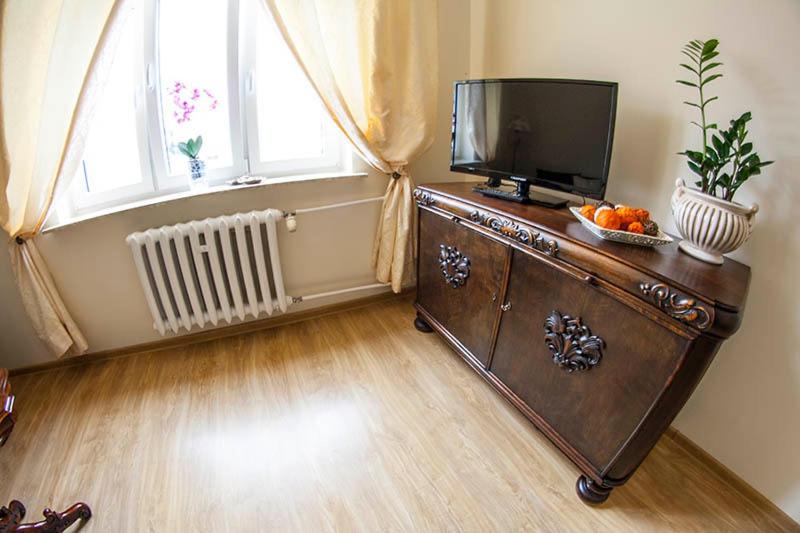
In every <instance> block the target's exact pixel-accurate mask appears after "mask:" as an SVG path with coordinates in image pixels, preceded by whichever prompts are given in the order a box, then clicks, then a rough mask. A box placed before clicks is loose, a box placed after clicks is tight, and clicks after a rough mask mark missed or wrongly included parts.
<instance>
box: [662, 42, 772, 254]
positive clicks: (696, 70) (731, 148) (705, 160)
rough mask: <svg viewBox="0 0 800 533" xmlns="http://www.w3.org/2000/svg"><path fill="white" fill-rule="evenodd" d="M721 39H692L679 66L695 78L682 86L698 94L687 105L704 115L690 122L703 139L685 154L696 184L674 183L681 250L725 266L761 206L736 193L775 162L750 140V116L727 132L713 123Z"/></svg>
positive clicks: (746, 237)
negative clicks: (712, 92)
mask: <svg viewBox="0 0 800 533" xmlns="http://www.w3.org/2000/svg"><path fill="white" fill-rule="evenodd" d="M718 46H719V41H718V40H717V39H709V40H707V41H701V40H693V41H690V42H689V43H688V44H687V45H686V46H684V48H683V50H682V53H683V54H684V55H685V56H687V57H688V58H689V62H688V63H681V65H680V66H681V67H683V68H685V69H686V70H688V71H689V72H691V73H692V75H693V76H692V78H691V81H687V80H677V82H678V83H680V84H683V85H687V86H689V87H693V88H695V89H697V91H698V93H699V99H698V101H697V102H684V103H685V104H686V105H689V106H691V107H692V108H695V109H697V110H698V112H699V113H700V122H699V123H698V122H694V121H693V122H692V124H694V125H695V126H697V127H698V128H699V129H700V131H701V134H702V141H703V148H702V151H693V150H684V151H683V152H681V153H680V155H683V156H685V157H686V159H687V161H686V162H687V165H688V166H689V169H690V170H691V171H692V172H693V173H694V174H696V175H697V176H698V178H699V179H698V180H697V181H696V182H695V185H696V186H697V187H698V189H694V188H691V187H687V186H686V184H685V183H684V181H683V180H682V179H678V180H677V181H676V183H675V185H676V189H675V192H674V193H673V195H672V215H673V217H674V219H675V224H676V225H677V227H678V232H679V233H680V235H681V237H683V240H682V241H681V242H680V243H679V245H678V246H679V247H680V249H681V250H683V251H684V252H686V253H687V254H689V255H691V256H692V257H696V258H697V259H700V260H702V261H706V262H708V263H712V264H717V265H719V264H722V261H723V257H722V256H723V254H726V253H729V252H732V251H733V250H736V249H737V248H739V247H740V246H741V245H742V244H744V242H745V241H746V240H747V239H748V237H750V233H751V231H752V226H753V219H754V217H755V214H756V212H757V211H758V205H756V204H753V205H752V206H750V207H745V206H743V205H741V204H739V203H736V202H734V201H733V197H734V195H735V194H736V191H738V190H739V188H740V187H741V186H742V185H743V184H744V183H745V182H746V181H747V180H748V179H750V178H751V177H753V176H757V175H758V174H761V169H762V168H763V167H765V166H767V165H769V164H771V163H772V161H761V158H760V157H759V156H758V154H757V153H756V152H755V150H754V149H753V143H752V142H749V141H748V140H747V134H748V131H747V123H748V122H749V121H750V120H751V118H752V116H751V114H750V112H749V111H748V112H746V113H744V114H742V115H741V116H740V117H739V118H736V119H733V120H731V121H730V124H729V126H728V128H727V129H720V128H718V127H717V124H714V123H709V122H708V120H707V116H706V111H707V107H708V105H709V104H710V103H711V102H713V101H714V100H717V98H718V97H717V96H712V97H709V96H708V94H707V91H708V84H710V83H711V82H712V81H714V80H716V79H718V78H721V77H722V74H720V73H719V72H717V71H716V70H717V69H718V68H719V67H720V66H721V65H722V63H720V62H718V61H715V59H716V57H717V56H718V55H719V52H718V51H717V47H718Z"/></svg>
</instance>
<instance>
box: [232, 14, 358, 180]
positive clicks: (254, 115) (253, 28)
mask: <svg viewBox="0 0 800 533" xmlns="http://www.w3.org/2000/svg"><path fill="white" fill-rule="evenodd" d="M243 2H244V4H245V5H244V6H242V19H241V25H240V28H241V30H242V31H241V41H242V42H243V45H242V55H241V65H242V68H241V72H242V81H241V84H240V87H241V88H242V102H244V106H245V113H246V116H247V117H251V120H245V121H243V124H244V127H245V131H246V133H247V152H248V153H247V159H248V161H249V167H250V172H251V173H253V174H256V175H259V176H266V177H275V176H284V175H286V174H287V173H288V174H302V173H311V172H320V173H322V172H341V171H343V170H344V169H345V163H344V160H345V153H344V148H345V147H344V144H343V143H342V142H341V140H340V138H341V135H337V134H338V133H339V132H338V131H337V130H336V126H335V125H334V124H333V121H331V120H325V121H323V125H322V127H323V147H322V155H321V156H318V157H310V158H298V159H286V160H282V161H262V159H261V149H260V146H259V135H258V126H259V124H258V91H257V89H258V84H259V83H266V76H265V73H263V72H258V71H257V68H256V65H257V58H256V53H257V46H256V43H257V31H258V17H257V15H258V13H254V12H253V11H255V10H256V9H264V7H263V5H260V4H261V2H260V1H257V0H243ZM268 16H269V15H268ZM276 31H278V30H277V29H276ZM320 106H322V102H320Z"/></svg>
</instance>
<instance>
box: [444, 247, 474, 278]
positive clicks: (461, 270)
mask: <svg viewBox="0 0 800 533" xmlns="http://www.w3.org/2000/svg"><path fill="white" fill-rule="evenodd" d="M439 267H440V268H441V269H442V276H443V277H444V281H445V283H447V284H448V285H450V286H451V287H453V288H454V289H457V288H459V287H461V286H462V285H464V284H465V283H466V282H467V278H468V277H469V257H467V256H465V255H463V254H462V253H461V252H459V251H458V249H457V248H456V247H455V246H445V245H444V244H441V245H439Z"/></svg>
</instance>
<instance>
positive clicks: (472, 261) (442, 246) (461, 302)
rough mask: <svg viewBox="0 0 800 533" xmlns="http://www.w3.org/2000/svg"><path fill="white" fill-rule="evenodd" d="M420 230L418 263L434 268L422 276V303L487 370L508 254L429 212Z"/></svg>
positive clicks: (422, 216) (492, 242) (424, 214)
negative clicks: (425, 289)
mask: <svg viewBox="0 0 800 533" xmlns="http://www.w3.org/2000/svg"><path fill="white" fill-rule="evenodd" d="M419 224H420V228H421V229H420V239H422V241H424V242H420V248H419V250H420V262H421V263H422V264H426V265H432V266H433V268H426V269H422V270H420V272H419V275H420V280H419V281H420V284H421V285H423V286H425V287H428V288H429V290H428V291H425V292H420V293H419V303H420V305H423V306H425V309H427V310H428V312H429V313H430V314H431V316H433V317H434V318H435V319H436V321H437V322H438V323H439V324H442V325H443V326H444V327H445V328H447V331H448V332H449V333H450V334H451V335H452V337H453V339H452V340H453V341H454V342H458V343H460V344H461V345H462V346H463V348H464V349H465V350H466V351H467V352H468V353H469V354H471V355H472V356H473V357H475V359H477V360H478V361H479V362H480V364H481V365H482V366H484V367H486V366H487V365H488V362H489V353H490V352H491V348H492V340H493V336H494V329H495V327H496V323H497V320H498V318H499V315H498V310H499V309H500V296H501V294H500V291H501V290H502V289H503V281H504V275H505V262H506V258H507V254H508V251H509V248H508V246H506V245H504V244H502V243H499V242H497V241H495V240H492V239H490V238H489V237H487V236H485V235H482V234H481V233H479V232H475V231H470V230H469V229H467V228H465V227H464V226H463V225H461V224H459V223H458V222H457V220H453V219H452V218H451V217H445V216H443V215H441V214H437V213H433V212H431V211H423V212H422V213H420V217H419Z"/></svg>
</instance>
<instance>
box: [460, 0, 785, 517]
mask: <svg viewBox="0 0 800 533" xmlns="http://www.w3.org/2000/svg"><path fill="white" fill-rule="evenodd" d="M471 22H472V40H471V50H472V53H471V72H470V76H471V77H474V78H479V77H561V78H578V79H598V80H610V81H617V82H619V84H620V86H619V106H618V110H617V124H616V133H615V139H614V153H613V158H612V165H611V172H610V178H609V189H608V194H607V197H608V198H609V199H610V200H611V201H614V202H618V203H631V204H635V205H642V206H645V207H647V208H649V209H650V210H651V212H652V213H653V215H654V217H655V219H656V220H657V221H659V222H661V223H662V224H664V225H665V226H666V228H667V230H668V231H670V232H672V233H675V227H674V224H673V223H672V219H671V215H670V210H669V197H670V194H671V193H672V190H673V187H674V182H675V179H676V178H678V177H683V178H687V181H688V178H689V176H688V174H687V170H686V168H685V163H684V162H683V161H682V160H681V158H680V157H679V156H677V155H675V154H676V152H679V151H681V150H683V149H684V148H687V147H694V148H696V147H697V146H698V135H697V131H696V130H695V129H694V128H693V127H691V126H689V124H688V122H689V121H690V120H695V119H696V117H695V115H694V113H693V112H692V110H691V109H690V108H688V107H687V106H685V105H683V104H681V102H682V101H683V100H689V99H694V98H695V95H694V94H693V93H692V91H691V90H690V89H689V88H687V87H683V86H680V85H678V84H676V83H675V82H674V80H675V79H677V78H678V77H682V76H683V75H684V73H685V71H683V72H682V70H683V69H681V68H680V67H678V63H679V62H681V59H682V57H683V56H682V55H681V54H680V49H681V46H682V45H683V44H684V43H685V42H686V41H688V40H690V39H693V38H701V39H705V38H711V37H717V38H719V39H720V42H721V44H720V48H719V49H720V51H721V56H720V59H721V60H722V62H723V63H724V66H723V67H722V72H723V73H724V77H723V78H722V79H720V80H718V81H716V82H714V83H712V84H711V85H710V87H711V93H712V94H717V95H719V96H720V100H719V101H718V102H716V103H714V104H711V106H710V115H711V116H712V117H713V119H714V120H715V121H718V122H719V123H720V124H721V125H724V124H727V121H728V120H729V119H730V118H733V117H734V116H738V115H739V114H740V113H742V112H744V111H746V110H750V111H752V112H753V116H754V119H753V121H752V123H751V124H752V126H751V128H750V131H751V136H752V139H753V140H754V142H755V145H756V149H757V150H758V151H759V152H760V154H761V155H762V156H763V158H764V159H774V160H776V161H777V162H776V163H775V164H774V165H773V166H771V167H768V168H767V169H765V173H764V175H763V176H759V177H757V178H756V179H754V180H753V181H751V182H749V183H748V184H747V185H746V186H745V187H744V188H743V189H741V190H740V192H739V193H738V194H737V200H738V201H740V202H742V203H745V204H750V203H752V202H757V203H758V204H759V205H760V206H761V211H759V213H758V216H757V218H756V226H755V232H754V234H753V236H752V238H751V239H750V241H749V242H748V243H746V244H745V245H744V246H743V247H742V248H741V249H740V250H739V251H738V252H736V253H734V254H732V255H733V257H735V258H736V259H737V260H739V261H742V262H744V263H746V264H748V265H750V266H751V268H752V282H751V286H750V293H749V301H748V304H747V309H746V312H745V314H744V322H743V324H742V327H741V329H740V331H739V332H738V333H737V334H736V335H735V336H734V337H733V338H731V339H730V340H729V341H728V342H727V343H726V344H725V345H724V346H723V347H722V349H721V350H720V352H719V354H718V355H717V357H716V359H715V361H714V363H713V364H712V366H711V368H710V369H709V370H708V372H707V374H706V376H705V378H704V379H703V381H702V382H701V384H700V385H699V387H698V389H697V390H696V392H695V393H694V395H693V396H692V398H691V399H690V400H689V402H688V404H687V405H686V407H685V408H684V410H683V411H682V412H681V414H680V415H679V416H678V418H677V419H676V421H675V424H674V425H675V427H677V428H678V429H679V430H680V431H681V432H683V433H684V434H686V435H687V436H688V437H689V438H690V439H692V440H693V441H695V442H696V443H697V444H699V445H700V446H702V447H703V448H704V449H706V450H708V451H709V452H710V453H711V454H713V455H714V457H716V458H717V459H719V460H720V461H721V462H722V463H724V464H725V465H727V466H728V467H729V468H731V469H732V470H733V471H735V472H736V473H738V474H739V475H740V476H741V477H743V478H744V479H745V480H747V481H748V482H749V483H750V484H752V485H753V486H754V487H755V488H756V489H758V490H759V491H761V492H762V493H763V494H765V495H766V496H767V497H769V498H770V499H771V500H772V501H773V502H775V503H776V504H778V505H779V506H780V507H781V508H782V509H783V510H784V511H786V512H787V513H788V514H789V515H791V516H792V517H793V518H794V519H795V520H800V460H798V459H797V450H799V449H800V424H798V414H797V413H798V410H800V351H798V346H800V307H798V305H797V300H798V295H799V294H800V292H799V290H798V288H797V287H798V285H797V283H796V281H795V279H794V278H795V277H796V273H797V265H798V263H800V237H799V236H798V232H797V231H795V230H794V229H793V228H794V216H793V213H794V209H795V208H796V206H797V205H799V203H800V180H798V174H799V173H800V157H798V150H797V147H798V141H800V134H798V131H800V130H798V128H797V124H798V122H800V92H798V89H797V88H798V87H800V70H798V69H797V68H795V58H797V57H798V52H800V33H798V31H797V28H799V27H800V3H798V2H796V1H795V0H771V1H770V2H754V1H752V0H703V1H699V0H672V1H670V2H662V1H656V0H647V1H639V2H631V1H626V0H605V1H603V2H589V1H577V0H559V1H558V2H555V1H552V0H491V1H487V0H473V1H472V14H471Z"/></svg>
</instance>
